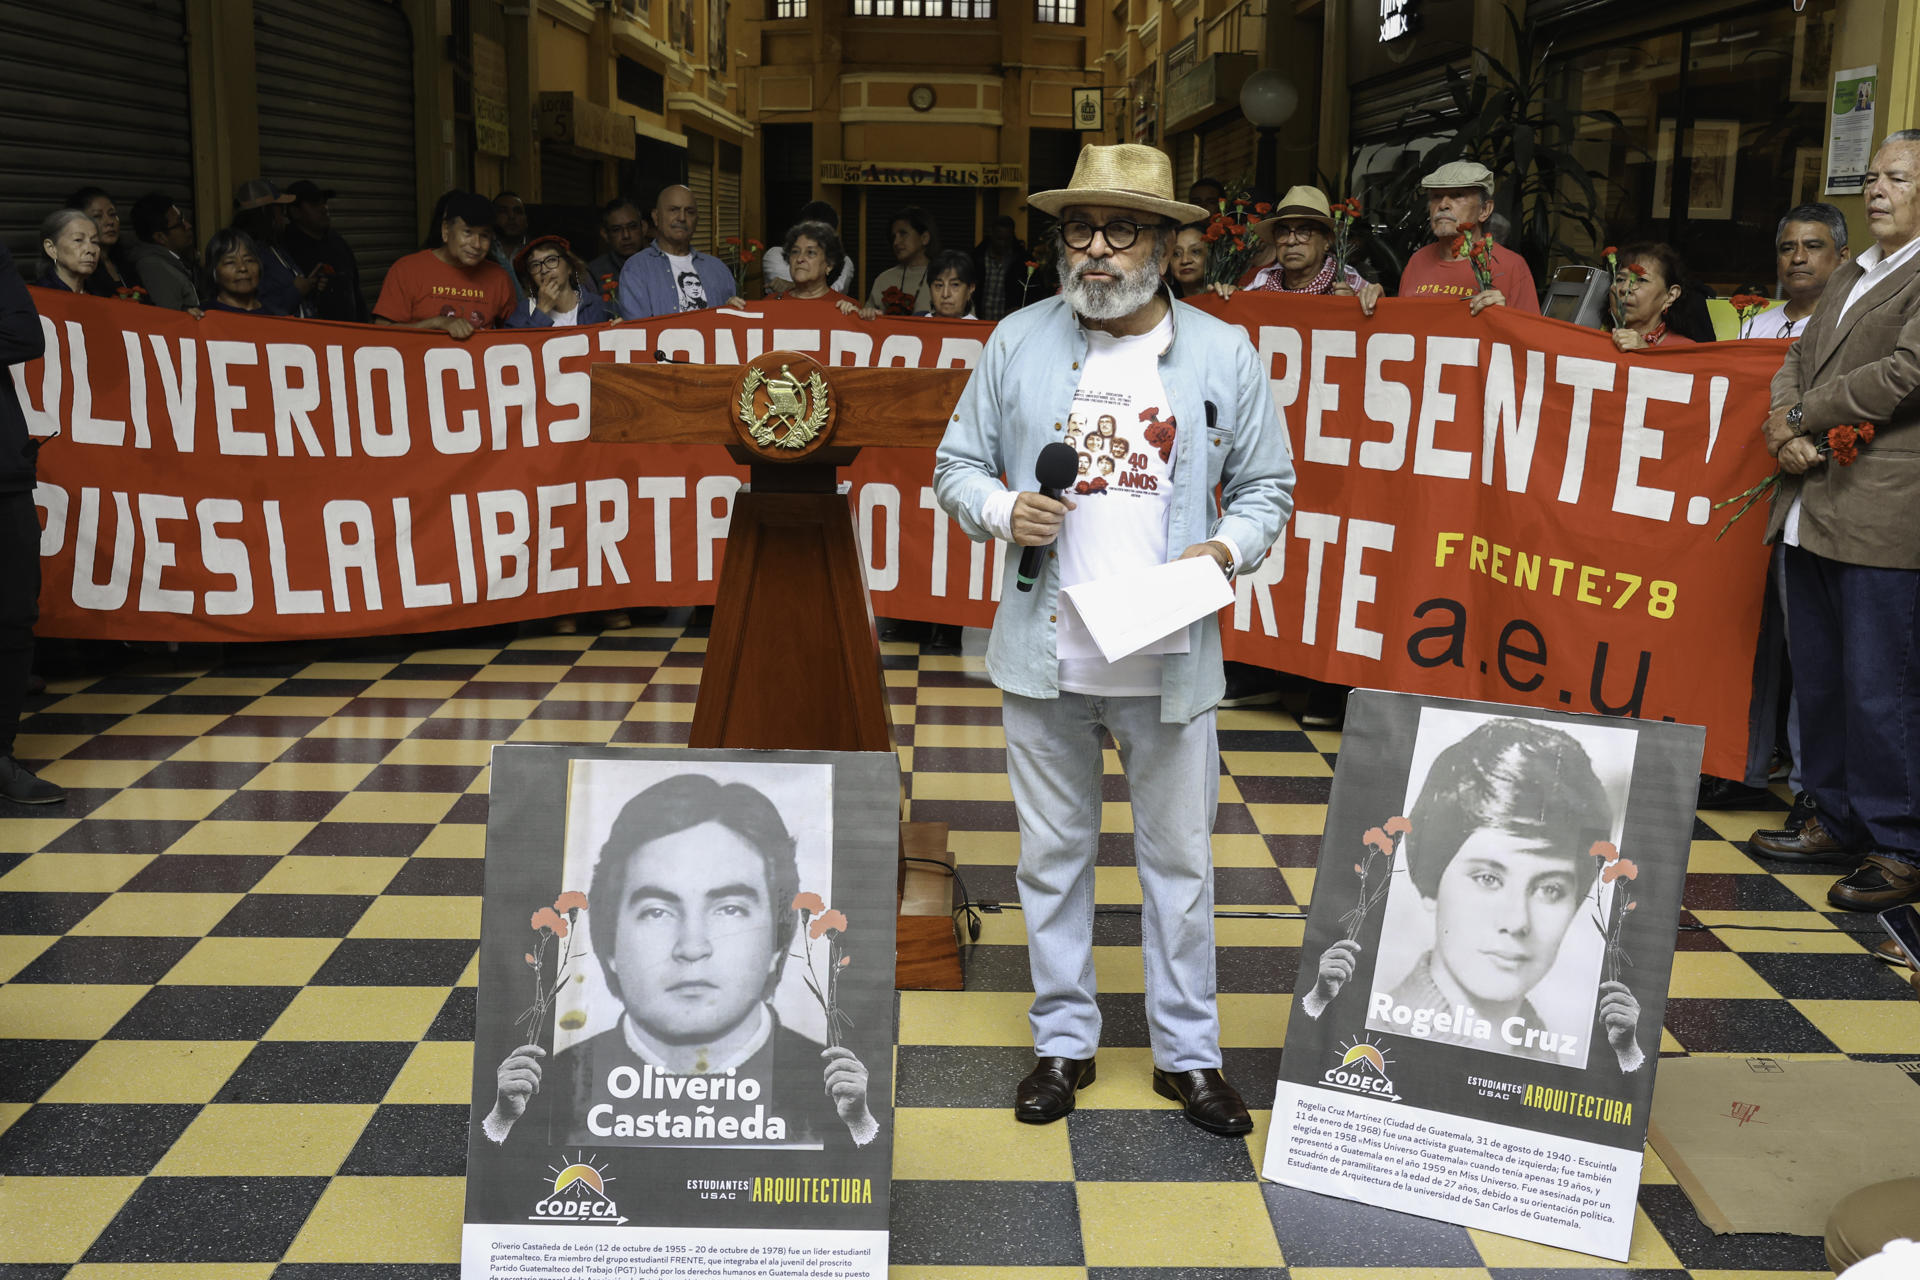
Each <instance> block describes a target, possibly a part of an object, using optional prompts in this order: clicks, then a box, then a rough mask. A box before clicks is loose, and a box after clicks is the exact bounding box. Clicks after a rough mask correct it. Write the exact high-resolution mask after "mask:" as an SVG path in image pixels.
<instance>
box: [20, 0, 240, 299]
mask: <svg viewBox="0 0 1920 1280" xmlns="http://www.w3.org/2000/svg"><path fill="white" fill-rule="evenodd" d="M189 126H190V121H189V118H188V104H187V35H186V19H185V17H184V14H183V4H182V0H61V3H59V4H57V5H54V4H47V3H45V0H26V2H24V3H22V2H21V0H0V235H4V236H5V237H6V240H7V243H8V244H9V245H10V246H12V247H13V249H14V250H15V252H16V253H17V254H19V255H20V256H21V261H22V264H23V265H26V264H28V263H30V262H32V261H33V260H35V259H37V258H38V257H39V253H40V247H39V240H38V233H39V229H40V220H41V219H42V218H44V217H46V216H47V214H48V213H50V212H52V211H53V210H54V209H55V208H57V207H58V206H59V205H60V203H61V202H62V201H63V200H65V199H66V197H67V195H68V193H69V192H71V191H73V190H74V189H75V188H76V187H81V186H86V185H89V184H91V185H97V186H101V187H105V188H106V189H107V190H108V191H110V192H112V193H113V198H114V200H115V201H116V202H117V203H118V204H119V206H120V216H121V218H122V219H123V220H124V219H125V218H126V217H127V213H128V211H129V210H130V209H131V208H132V206H133V202H134V201H135V200H137V199H139V198H140V197H141V196H142V195H144V194H146V193H147V192H148V191H154V190H159V191H165V192H167V193H169V194H170V195H172V196H173V197H174V198H175V199H177V200H178V201H179V202H180V205H181V207H182V208H186V207H187V206H188V205H189V204H191V203H192V201H193V161H192V138H191V134H190V128H189ZM196 229H197V230H202V231H204V230H207V228H196ZM123 234H124V235H125V236H126V237H127V238H128V239H131V237H132V234H133V230H132V228H131V227H130V226H129V227H127V229H126V230H125V232H124V233H123ZM26 274H27V275H28V276H29V277H31V276H34V275H37V274H39V268H38V267H37V266H27V269H26Z"/></svg>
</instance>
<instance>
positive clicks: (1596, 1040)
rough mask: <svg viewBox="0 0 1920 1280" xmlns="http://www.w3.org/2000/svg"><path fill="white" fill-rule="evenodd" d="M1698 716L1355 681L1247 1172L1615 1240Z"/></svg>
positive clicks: (1644, 1109) (1606, 1250) (1632, 1171)
mask: <svg viewBox="0 0 1920 1280" xmlns="http://www.w3.org/2000/svg"><path fill="white" fill-rule="evenodd" d="M1704 736H1705V735H1704V731H1703V730H1702V729H1700V728H1698V727H1696V726H1691V725H1682V724H1670V723H1665V722H1660V721H1641V720H1631V719H1621V718H1615V717H1605V716H1585V715H1568V714H1555V713H1552V712H1544V711H1536V710H1532V709H1530V708H1521V707H1510V706H1500V705H1495V704H1492V703H1480V702H1460V701H1452V700H1448V699H1440V698H1428V697H1419V696H1414V695H1407V694H1390V693H1377V692H1372V691H1361V692H1357V693H1355V694H1353V695H1352V697H1351V699H1350V701H1349V702H1348V705H1347V718H1346V726H1345V730H1344V732H1343V734H1342V737H1341V744H1340V759H1339V764H1338V767H1337V768H1336V770H1335V772H1334V780H1333V791H1332V795H1331V797H1330V799H1329V802H1328V806H1327V827H1326V834H1325V835H1324V837H1323V838H1322V843H1321V847H1320V861H1319V864H1318V870H1317V872H1316V873H1315V878H1314V890H1313V905H1312V908H1311V910H1310V911H1309V913H1308V916H1307V928H1306V937H1305V942H1304V944H1303V947H1302V951H1301V961H1300V977H1299V981H1298V983H1297V985H1296V987H1295V991H1294V999H1293V1009H1292V1014H1291V1017H1290V1019H1289V1021H1288V1024H1287V1038H1286V1051H1285V1052H1284V1054H1283V1055H1282V1056H1281V1065H1280V1081H1279V1087H1278V1089H1277V1091H1276V1093H1275V1096H1274V1103H1273V1124H1272V1130H1271V1137H1270V1138H1269V1140H1268V1143H1267V1151H1266V1158H1265V1164H1264V1167H1263V1168H1262V1173H1263V1174H1264V1176H1265V1177H1267V1178H1269V1179H1271V1180H1273V1181H1275V1182H1280V1183H1284V1184H1286V1185H1288V1186H1294V1187H1303V1188H1305V1189H1307V1190H1310V1191H1318V1192H1322V1193H1324V1194H1327V1195H1335V1196H1341V1197H1343V1198H1345V1199H1349V1200H1357V1201H1362V1202H1365V1203H1367V1204H1373V1205H1379V1206H1382V1207H1385V1208H1389V1209H1398V1210H1402V1211H1404V1212H1407V1213H1416V1214H1420V1215H1422V1216H1424V1217H1429V1218H1437V1219H1439V1220H1441V1221H1443V1222H1453V1223H1458V1224H1460V1225H1462V1226H1469V1227H1479V1228H1482V1229H1485V1230H1489V1231H1497V1232H1501V1233H1503V1234H1505V1235H1510V1236H1517V1237H1519V1238H1521V1239H1525V1240H1532V1241H1537V1242H1539V1243H1542V1244H1549V1245H1555V1246H1558V1247H1560V1248H1565V1249H1577V1250H1580V1251H1582V1252H1585V1253H1590V1254H1596V1255H1599V1256H1601V1257H1606V1258H1613V1259H1617V1260H1620V1261H1625V1260H1626V1257H1627V1249H1628V1244H1629V1242H1630V1240H1631V1237H1632V1234H1633V1220H1634V1204H1635V1197H1636V1194H1637V1192H1638V1190H1639V1183H1640V1164H1641V1153H1642V1149H1643V1148H1642V1144H1643V1142H1644V1140H1645V1137H1646V1131H1647V1120H1648V1109H1649V1107H1650V1106H1651V1104H1652V1101H1653V1075H1654V1068H1655V1066H1656V1065H1657V1064H1658V1061H1659V1059H1658V1052H1659V1047H1660V1024H1661V1017H1662V1015H1663V1013H1664V1010H1665V1007H1666V998H1667V980H1668V976H1669V974H1670V973H1671V971H1672V968H1673V950H1674V928H1675V925H1676V924H1677V923H1678V919H1679V913H1680V896H1681V890H1682V887H1683V885H1684V882H1685V876H1686V869H1687V853H1688V847H1689V843H1690V840H1691V836H1692V830H1693V820H1694V798H1695V795H1696V790H1697V787H1698V775H1699V768H1700V754H1701V750H1702V746H1703V743H1704Z"/></svg>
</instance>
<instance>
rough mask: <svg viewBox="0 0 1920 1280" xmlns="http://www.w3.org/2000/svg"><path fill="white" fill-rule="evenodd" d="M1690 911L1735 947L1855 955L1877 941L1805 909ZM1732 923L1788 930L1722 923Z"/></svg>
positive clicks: (1752, 949)
mask: <svg viewBox="0 0 1920 1280" xmlns="http://www.w3.org/2000/svg"><path fill="white" fill-rule="evenodd" d="M1694 915H1695V916H1696V917H1697V918H1698V919H1699V920H1700V922H1701V923H1702V924H1709V925H1714V926H1716V927H1715V928H1714V930H1713V936H1714V937H1716V938H1718V939H1720V941H1722V942H1724V943H1726V944H1727V945H1728V946H1729V947H1731V948H1733V949H1734V950H1735V951H1745V952H1755V953H1759V952H1792V951H1800V952H1806V953H1808V954H1823V955H1858V954H1859V953H1860V952H1862V951H1865V950H1867V948H1868V947H1870V946H1871V945H1872V944H1873V943H1875V942H1877V941H1879V939H1877V938H1874V937H1871V936H1869V937H1867V938H1865V939H1861V938H1857V937H1855V936H1854V935H1853V934H1851V933H1847V932H1844V931H1842V930H1840V929H1837V928H1835V927H1834V926H1833V925H1832V924H1831V923H1830V922H1829V921H1827V920H1826V919H1825V918H1824V917H1820V916H1815V915H1811V914H1809V913H1808V912H1805V911H1696V912H1694ZM1732 924H1771V925H1778V926H1782V927H1783V929H1790V930H1792V931H1791V932H1780V933H1775V932H1772V931H1771V930H1760V929H1729V928H1725V927H1724V926H1726V925H1732Z"/></svg>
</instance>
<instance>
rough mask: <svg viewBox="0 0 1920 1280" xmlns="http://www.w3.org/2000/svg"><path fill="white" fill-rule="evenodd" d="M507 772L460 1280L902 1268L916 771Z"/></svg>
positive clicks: (496, 783)
mask: <svg viewBox="0 0 1920 1280" xmlns="http://www.w3.org/2000/svg"><path fill="white" fill-rule="evenodd" d="M492 768H493V774H492V783H491V795H490V800H489V816H488V821H487V855H486V887H485V900H484V908H483V914H482V919H481V933H480V957H479V992H478V1012H477V1017H476V1019H475V1035H474V1064H473V1116H472V1122H471V1125H470V1133H469V1139H468V1155H467V1207H466V1226H465V1229H464V1234H463V1240H462V1249H461V1271H460V1274H461V1276H462V1277H463V1280H483V1278H485V1280H507V1278H509V1277H511V1278H512V1280H547V1278H553V1280H558V1278H560V1277H567V1278H568V1280H572V1278H575V1277H583V1276H584V1277H626V1276H648V1277H654V1276H684V1277H700V1278H703V1280H704V1278H706V1277H735V1276H742V1277H744V1276H754V1277H801V1276H804V1277H849V1278H858V1280H884V1277H885V1276H886V1274H887V1193H888V1178H889V1176H890V1171H891V1168H892V1159H893V1112H892V1105H891V1099H892V1097H893V1080H892V1053H891V1046H892V1043H893V947H894V927H893V921H894V910H895V903H894V888H895V884H896V881H897V874H896V873H897V868H898V849H899V838H900V828H899V822H900V816H899V815H900V773H899V761H898V760H897V759H896V758H895V757H894V756H893V755H892V754H891V753H884V752H875V753H829V752H793V751H765V752H760V751H688V750H679V749H673V750H661V749H640V748H636V749H621V748H617V747H558V746H501V747H496V748H495V749H494V752H493V763H492Z"/></svg>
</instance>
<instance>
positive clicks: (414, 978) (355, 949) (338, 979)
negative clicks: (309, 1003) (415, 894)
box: [308, 938, 480, 987]
mask: <svg viewBox="0 0 1920 1280" xmlns="http://www.w3.org/2000/svg"><path fill="white" fill-rule="evenodd" d="M479 946H480V944H479V943H478V942H474V941H471V940H468V939H464V938H347V939H345V940H344V941H342V942H341V943H340V945H339V946H337V947H335V948H334V949H333V953H332V954H331V955H329V956H328V957H327V960H326V963H325V964H322V965H321V966H320V969H319V972H317V973H315V974H314V975H313V977H312V978H311V979H309V980H308V982H309V985H311V986H316V987H450V986H452V985H453V983H454V980H455V979H457V978H458V977H459V976H460V973H461V971H462V970H463V969H465V968H466V967H467V962H468V961H469V960H472V959H473V953H474V952H475V951H476V950H478V949H479Z"/></svg>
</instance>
